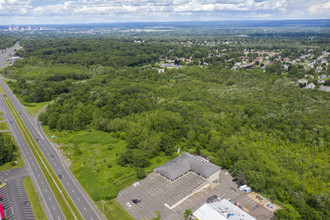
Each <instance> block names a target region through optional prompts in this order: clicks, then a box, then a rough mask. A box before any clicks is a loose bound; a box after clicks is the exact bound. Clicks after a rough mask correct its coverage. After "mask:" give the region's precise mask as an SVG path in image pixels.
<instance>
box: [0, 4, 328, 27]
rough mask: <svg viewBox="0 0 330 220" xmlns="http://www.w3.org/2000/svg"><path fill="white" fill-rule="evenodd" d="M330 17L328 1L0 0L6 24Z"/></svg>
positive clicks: (0, 13)
mask: <svg viewBox="0 0 330 220" xmlns="http://www.w3.org/2000/svg"><path fill="white" fill-rule="evenodd" d="M329 18H330V2H329V1H328V0H190V1H189V0H151V1H146V0H125V1H120V0H0V25H11V24H69V23H100V22H106V23H108V22H110V23H111V22H162V21H164V22H168V21H216V20H292V19H329Z"/></svg>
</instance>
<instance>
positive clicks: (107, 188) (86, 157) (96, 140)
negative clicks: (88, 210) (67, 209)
mask: <svg viewBox="0 0 330 220" xmlns="http://www.w3.org/2000/svg"><path fill="white" fill-rule="evenodd" d="M43 130H44V132H45V133H46V135H47V136H48V137H49V138H50V139H51V140H52V141H53V142H55V143H58V144H59V145H60V146H61V147H60V149H61V150H62V152H63V154H64V155H65V156H66V157H67V158H68V159H69V160H70V163H71V167H70V168H71V170H72V171H73V173H74V174H75V176H76V177H77V179H78V180H79V182H80V183H81V184H82V186H83V187H84V188H85V190H86V191H87V192H88V194H89V195H90V196H91V197H92V198H93V199H94V201H95V202H96V204H97V205H98V207H99V208H100V210H101V211H102V203H101V202H100V201H99V199H101V197H102V195H104V193H105V192H107V193H109V192H112V191H115V192H117V190H121V189H124V188H126V187H127V186H129V185H131V184H132V183H134V182H136V181H138V180H139V179H138V178H137V177H136V171H135V169H134V168H133V167H130V166H126V167H123V166H120V165H118V164H117V159H118V157H119V155H120V154H121V153H123V152H125V151H126V141H125V140H122V139H119V138H116V137H114V135H113V134H110V133H107V132H102V131H79V132H69V131H62V132H59V131H50V130H49V128H48V127H47V126H43ZM176 156H177V155H176V154H173V155H172V156H170V157H169V156H165V154H164V153H163V152H162V153H161V154H160V155H159V156H157V157H155V158H153V159H151V160H150V161H151V165H150V166H149V167H147V168H145V172H146V173H151V172H152V171H153V170H154V168H155V167H158V166H160V165H161V164H163V163H165V162H167V161H169V160H171V159H172V158H174V157H176ZM113 186H115V188H114V187H113ZM110 194H111V193H110ZM111 195H112V194H111ZM114 196H115V195H114ZM104 208H105V215H106V216H107V218H108V219H119V218H118V216H120V219H131V217H130V216H129V215H128V214H127V213H126V211H125V210H124V209H122V207H121V206H120V205H119V204H118V203H117V202H116V201H115V200H114V199H111V200H106V204H105V207H104ZM123 213H126V215H127V218H125V217H123V216H124V215H123Z"/></svg>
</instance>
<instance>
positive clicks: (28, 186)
mask: <svg viewBox="0 0 330 220" xmlns="http://www.w3.org/2000/svg"><path fill="white" fill-rule="evenodd" d="M23 184H24V188H25V191H26V194H27V196H28V198H29V201H30V205H31V208H32V211H33V214H34V217H35V218H36V220H41V219H47V217H46V214H45V212H44V210H43V208H42V206H41V203H40V201H39V198H38V195H37V193H36V191H35V189H34V186H33V183H32V180H31V177H25V178H24V180H23Z"/></svg>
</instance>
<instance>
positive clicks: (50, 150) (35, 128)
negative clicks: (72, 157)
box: [0, 59, 104, 220]
mask: <svg viewBox="0 0 330 220" xmlns="http://www.w3.org/2000/svg"><path fill="white" fill-rule="evenodd" d="M4 61H5V60H3V59H0V66H1V65H2V64H3V62H4ZM0 84H1V85H2V87H3V88H4V90H5V93H6V94H7V96H8V98H9V99H10V100H11V102H12V103H13V106H14V107H15V109H16V110H17V112H19V114H20V117H21V118H22V120H23V122H24V124H25V125H26V127H27V128H28V130H29V132H30V133H31V135H32V136H33V138H35V140H37V141H36V143H37V144H38V146H39V148H40V149H41V151H42V153H43V154H44V156H45V157H46V159H47V160H48V163H49V164H50V165H51V167H52V168H53V170H54V171H55V173H56V174H57V175H60V176H61V178H60V181H61V182H62V184H63V186H64V187H65V189H66V191H67V192H68V194H69V195H70V197H71V199H72V200H73V202H74V203H75V205H76V207H77V208H78V209H79V211H80V213H81V215H82V216H83V218H84V219H91V220H97V219H104V218H103V216H102V214H101V213H100V212H99V210H98V209H97V208H96V206H95V205H94V203H93V202H92V200H91V199H90V198H89V197H88V195H87V194H86V192H85V191H84V190H83V188H82V187H81V186H80V184H79V183H78V181H77V180H76V178H75V177H74V176H73V174H72V173H71V171H70V170H69V169H68V168H67V167H66V165H65V164H64V163H63V161H62V159H61V157H60V155H59V153H58V152H57V150H56V149H55V148H54V146H53V144H51V142H50V141H49V140H48V138H47V137H46V136H45V134H44V133H43V132H42V130H41V127H40V124H39V123H38V122H37V121H33V120H32V118H31V117H30V116H29V115H28V113H27V112H26V111H25V109H24V107H23V106H22V105H21V103H20V102H19V101H18V100H17V98H16V97H15V95H14V94H13V93H12V92H11V90H10V89H9V87H8V86H7V85H6V83H5V82H4V81H3V78H2V76H0ZM3 104H5V102H4V99H3V97H2V98H1V106H5V108H6V109H5V110H6V114H8V113H9V114H10V117H11V118H10V120H12V121H14V119H13V117H12V115H11V113H10V111H9V109H8V107H7V105H3ZM12 127H13V133H14V134H15V136H16V135H17V137H18V138H17V139H18V141H20V145H22V148H23V151H24V152H26V154H27V158H28V159H29V158H32V159H34V157H33V156H32V152H31V151H30V149H29V148H28V145H27V144H26V142H25V141H24V138H23V136H22V134H21V133H20V131H19V129H18V126H15V125H13V126H12ZM23 146H24V147H23ZM27 152H28V153H27ZM32 159H31V160H32ZM32 162H33V164H35V165H36V166H37V163H36V161H31V164H32ZM33 169H37V168H34V167H32V171H33ZM39 171H40V172H41V170H40V168H39ZM33 174H34V176H35V177H36V178H37V177H38V178H39V176H40V178H41V177H43V175H42V174H40V173H33ZM38 174H39V176H38ZM41 181H42V182H43V184H42V185H47V184H45V183H46V182H45V180H44V177H43V180H41V179H37V184H38V185H40V184H41ZM41 192H42V193H44V194H43V198H44V200H50V201H53V202H54V203H56V202H55V198H54V196H53V194H52V193H51V191H50V189H49V186H48V189H46V188H44V189H41ZM50 195H51V196H52V197H53V198H52V197H50ZM52 205H54V204H52ZM52 205H50V206H49V205H48V203H47V209H49V211H48V213H49V212H50V213H51V214H50V215H51V218H50V219H64V217H63V214H62V213H61V212H60V210H59V213H55V212H52V211H51V209H53V210H58V207H56V206H55V205H54V206H53V207H52ZM56 205H57V206H58V204H57V203H56ZM49 207H51V208H49ZM45 211H46V213H47V210H45ZM57 217H58V218H57Z"/></svg>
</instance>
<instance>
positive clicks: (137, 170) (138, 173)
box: [136, 168, 146, 179]
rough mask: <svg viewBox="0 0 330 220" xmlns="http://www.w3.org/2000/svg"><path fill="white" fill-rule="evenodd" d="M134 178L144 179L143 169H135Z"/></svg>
mask: <svg viewBox="0 0 330 220" xmlns="http://www.w3.org/2000/svg"><path fill="white" fill-rule="evenodd" d="M136 177H137V178H139V179H143V178H144V177H146V173H145V172H144V169H143V168H137V169H136Z"/></svg>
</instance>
